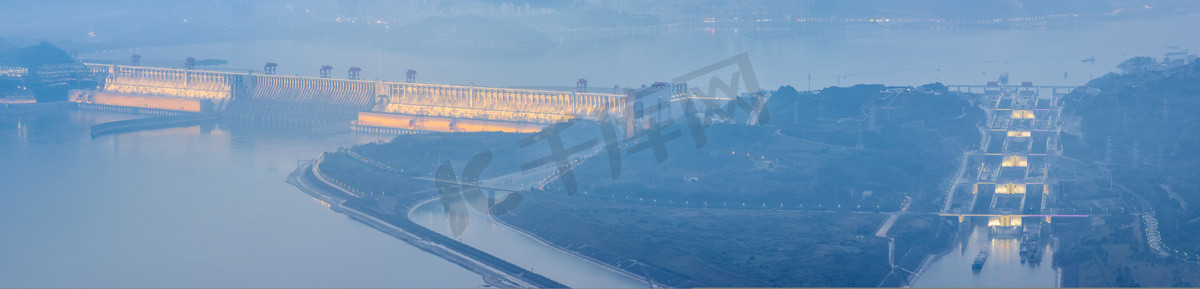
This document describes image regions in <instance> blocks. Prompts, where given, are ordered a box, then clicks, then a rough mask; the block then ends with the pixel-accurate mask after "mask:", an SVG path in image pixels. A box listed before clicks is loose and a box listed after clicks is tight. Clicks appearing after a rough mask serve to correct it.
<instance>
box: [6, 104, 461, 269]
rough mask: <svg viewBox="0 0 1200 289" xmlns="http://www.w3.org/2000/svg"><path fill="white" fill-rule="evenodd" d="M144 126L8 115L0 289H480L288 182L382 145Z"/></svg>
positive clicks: (282, 132)
mask: <svg viewBox="0 0 1200 289" xmlns="http://www.w3.org/2000/svg"><path fill="white" fill-rule="evenodd" d="M134 117H140V116H133V115H124V114H112V113H104V112H87V111H60V112H43V113H36V114H27V115H22V116H20V117H11V116H0V160H3V161H0V184H2V185H0V192H2V193H0V196H2V197H3V198H4V199H3V201H0V287H397V286H400V287H430V286H449V287H477V286H480V285H482V284H483V281H482V279H481V278H479V276H478V275H476V274H474V273H472V272H470V271H467V270H466V269H462V268H460V267H458V266H457V265H454V264H451V263H449V262H447V261H444V260H442V259H441V258H438V257H436V256H433V255H430V254H428V253H426V252H424V251H421V250H419V249H416V248H414V247H412V246H409V245H408V244H407V243H404V242H403V241H400V240H398V239H395V238H393V237H391V236H388V235H386V234H383V233H380V232H379V231H376V230H374V229H372V228H369V227H367V226H364V225H362V224H361V223H358V222H355V221H353V220H351V219H349V218H347V217H345V216H343V215H341V214H338V213H335V212H333V211H331V210H329V209H327V208H325V207H324V206H322V204H321V203H320V202H319V201H317V200H315V199H313V198H311V197H309V196H308V195H305V194H304V193H302V192H300V191H299V190H297V189H296V188H295V187H292V186H291V185H289V184H287V183H284V180H285V179H286V177H287V174H288V173H289V172H291V171H292V170H293V169H295V168H296V160H297V159H302V158H303V159H311V158H313V157H314V156H316V155H317V154H319V153H320V152H322V151H329V150H334V149H336V148H337V147H338V146H345V145H351V144H356V143H361V142H369V141H376V140H379V139H380V137H371V136H359V135H351V134H342V135H332V136H326V137H309V136H307V134H304V133H299V132H289V131H287V130H286V129H278V128H273V129H265V128H248V127H237V126H233V127H225V126H207V127H199V126H196V127H188V128H178V129H164V130H155V131H146V132H139V133H130V134H122V135H114V136H104V137H99V138H96V139H92V138H91V137H90V136H89V131H88V128H89V127H90V126H91V125H94V124H98V123H102V122H108V121H115V120H121V119H129V118H134Z"/></svg>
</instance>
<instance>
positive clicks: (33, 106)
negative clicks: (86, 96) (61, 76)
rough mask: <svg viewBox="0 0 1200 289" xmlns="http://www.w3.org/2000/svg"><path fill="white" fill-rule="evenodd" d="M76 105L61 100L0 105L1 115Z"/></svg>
mask: <svg viewBox="0 0 1200 289" xmlns="http://www.w3.org/2000/svg"><path fill="white" fill-rule="evenodd" d="M73 107H75V105H74V103H70V102H65V101H59V102H42V103H17V104H3V105H0V115H8V114H21V113H27V112H37V111H51V110H59V109H67V108H73Z"/></svg>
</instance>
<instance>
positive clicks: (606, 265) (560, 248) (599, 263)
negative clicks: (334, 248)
mask: <svg viewBox="0 0 1200 289" xmlns="http://www.w3.org/2000/svg"><path fill="white" fill-rule="evenodd" d="M430 201H432V200H430ZM491 219H492V220H493V221H496V223H497V224H500V225H501V226H503V227H504V228H507V229H510V230H513V231H514V232H517V233H520V234H521V235H524V236H526V237H528V238H530V239H533V240H536V241H537V242H538V243H541V244H543V245H545V246H547V247H550V248H554V249H555V250H558V251H559V252H562V253H565V254H567V255H571V256H574V257H576V258H579V259H582V260H584V261H587V262H588V263H591V264H593V265H596V266H597V267H600V268H604V269H605V270H608V271H610V272H613V273H617V274H620V275H622V276H625V277H628V278H630V279H633V280H638V281H640V282H645V283H646V284H647V285H649V286H650V287H655V286H654V285H655V284H654V281H653V280H651V279H649V277H648V276H643V275H638V274H636V273H633V272H630V271H628V270H625V269H622V268H620V267H618V266H616V265H613V264H609V263H607V262H604V261H600V260H599V259H596V258H593V257H591V256H588V255H586V254H584V253H583V252H579V251H575V250H571V249H570V248H567V247H566V246H563V245H559V244H555V243H554V242H552V241H550V240H549V239H547V238H546V237H545V236H541V235H537V234H534V233H533V232H531V231H529V230H527V229H525V228H521V227H519V226H516V225H514V224H510V223H508V222H505V221H504V220H503V219H500V218H496V217H494V216H493V217H492V218H491Z"/></svg>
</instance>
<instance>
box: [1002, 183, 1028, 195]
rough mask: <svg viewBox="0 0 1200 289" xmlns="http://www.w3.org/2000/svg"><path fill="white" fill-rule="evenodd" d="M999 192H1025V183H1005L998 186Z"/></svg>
mask: <svg viewBox="0 0 1200 289" xmlns="http://www.w3.org/2000/svg"><path fill="white" fill-rule="evenodd" d="M996 193H997V194H1024V193H1025V184H1003V185H999V186H996Z"/></svg>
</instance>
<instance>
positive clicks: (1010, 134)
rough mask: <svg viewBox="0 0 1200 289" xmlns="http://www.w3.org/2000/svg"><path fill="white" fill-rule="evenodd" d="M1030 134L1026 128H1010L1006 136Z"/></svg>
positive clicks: (1026, 135)
mask: <svg viewBox="0 0 1200 289" xmlns="http://www.w3.org/2000/svg"><path fill="white" fill-rule="evenodd" d="M1031 135H1032V134H1031V133H1030V132H1029V131H1027V130H1010V131H1008V137H1029V136H1031Z"/></svg>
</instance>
